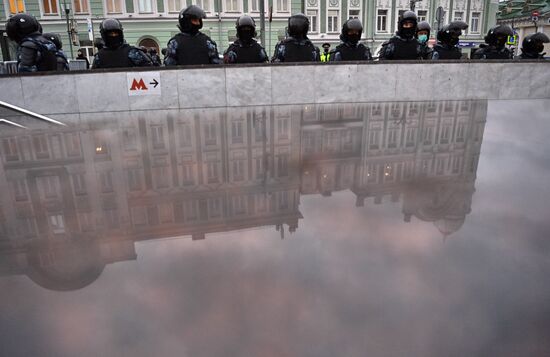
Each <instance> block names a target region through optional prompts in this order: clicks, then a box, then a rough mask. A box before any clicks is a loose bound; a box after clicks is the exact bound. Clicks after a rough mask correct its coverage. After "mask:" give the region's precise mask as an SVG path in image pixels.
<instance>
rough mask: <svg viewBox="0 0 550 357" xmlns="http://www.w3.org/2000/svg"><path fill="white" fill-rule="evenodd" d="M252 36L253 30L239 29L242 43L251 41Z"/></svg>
mask: <svg viewBox="0 0 550 357" xmlns="http://www.w3.org/2000/svg"><path fill="white" fill-rule="evenodd" d="M253 38H254V32H253V31H250V30H245V29H243V30H241V31H239V39H240V40H241V41H242V42H244V43H250V42H252V39H253Z"/></svg>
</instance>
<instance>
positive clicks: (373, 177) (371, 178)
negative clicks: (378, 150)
mask: <svg viewBox="0 0 550 357" xmlns="http://www.w3.org/2000/svg"><path fill="white" fill-rule="evenodd" d="M378 176H379V174H378V165H376V164H368V165H367V182H368V183H376V182H378Z"/></svg>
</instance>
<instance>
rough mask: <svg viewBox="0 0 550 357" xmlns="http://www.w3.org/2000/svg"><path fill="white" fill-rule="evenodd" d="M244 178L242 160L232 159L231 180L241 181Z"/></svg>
mask: <svg viewBox="0 0 550 357" xmlns="http://www.w3.org/2000/svg"><path fill="white" fill-rule="evenodd" d="M243 179H244V160H235V161H233V180H235V181H242V180H243Z"/></svg>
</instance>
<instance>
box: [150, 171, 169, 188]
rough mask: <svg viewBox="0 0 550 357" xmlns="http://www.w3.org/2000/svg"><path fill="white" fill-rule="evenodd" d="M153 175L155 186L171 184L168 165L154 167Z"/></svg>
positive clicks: (162, 186)
mask: <svg viewBox="0 0 550 357" xmlns="http://www.w3.org/2000/svg"><path fill="white" fill-rule="evenodd" d="M153 177H154V180H155V188H167V187H168V185H169V182H168V178H169V172H168V166H156V167H153Z"/></svg>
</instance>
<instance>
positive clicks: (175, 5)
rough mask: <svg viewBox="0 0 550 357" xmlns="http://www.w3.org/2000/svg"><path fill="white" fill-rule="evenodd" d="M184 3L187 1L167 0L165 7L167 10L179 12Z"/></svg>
mask: <svg viewBox="0 0 550 357" xmlns="http://www.w3.org/2000/svg"><path fill="white" fill-rule="evenodd" d="M186 4H187V2H186V1H184V0H167V1H166V8H167V9H168V12H180V10H181V9H183V7H184V6H185V5H186ZM205 11H206V10H205Z"/></svg>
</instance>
